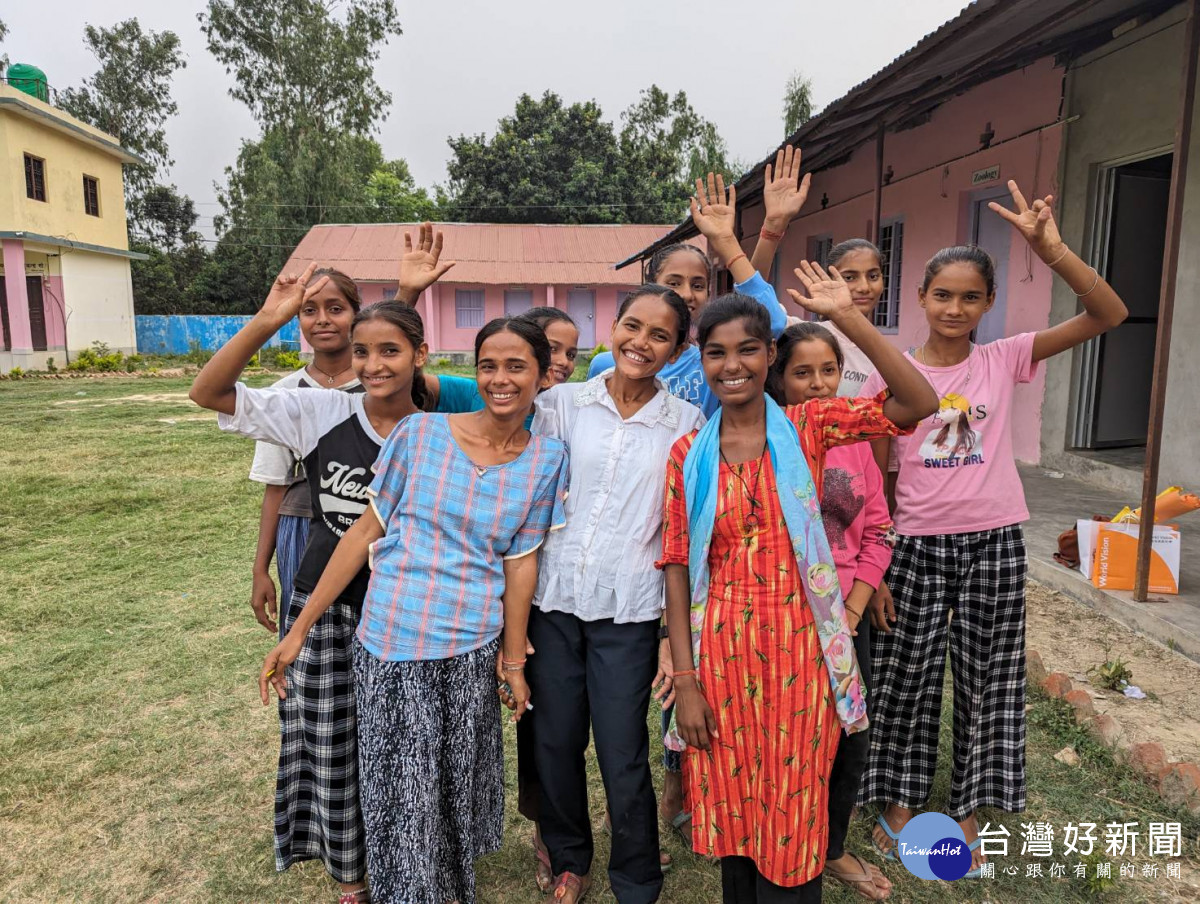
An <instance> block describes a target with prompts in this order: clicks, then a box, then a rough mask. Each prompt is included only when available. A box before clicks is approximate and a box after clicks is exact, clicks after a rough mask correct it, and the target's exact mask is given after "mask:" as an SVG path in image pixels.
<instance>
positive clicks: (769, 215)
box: [763, 144, 812, 229]
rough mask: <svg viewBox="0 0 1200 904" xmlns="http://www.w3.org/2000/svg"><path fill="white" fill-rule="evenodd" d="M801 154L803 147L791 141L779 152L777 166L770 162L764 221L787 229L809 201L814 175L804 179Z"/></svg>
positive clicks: (764, 188)
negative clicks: (801, 170) (798, 146)
mask: <svg viewBox="0 0 1200 904" xmlns="http://www.w3.org/2000/svg"><path fill="white" fill-rule="evenodd" d="M800 156H801V154H800V149H799V148H793V147H792V146H791V145H790V144H789V145H787V146H786V147H783V148H780V149H779V150H778V151H776V152H775V167H774V169H772V167H771V164H769V163H768V164H767V169H766V173H765V175H764V177H763V211H764V222H766V223H771V224H773V225H776V226H778V227H781V228H783V229H786V228H787V224H788V223H790V222H791V221H792V220H794V219H795V218H796V216H797V215H798V214H799V213H800V208H802V207H803V206H804V202H805V201H806V200H808V186H809V183H810V182H812V174H811V173H809V174H807V175H805V177H804V179H803V180H802V179H801V178H800Z"/></svg>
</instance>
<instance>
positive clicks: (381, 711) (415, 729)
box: [354, 640, 504, 904]
mask: <svg viewBox="0 0 1200 904" xmlns="http://www.w3.org/2000/svg"><path fill="white" fill-rule="evenodd" d="M499 646H500V641H499V640H493V641H492V642H491V643H489V644H487V645H486V646H484V647H481V648H480V649H478V650H474V651H472V652H470V653H464V654H462V655H461V656H455V657H452V658H450V659H437V660H430V661H424V662H385V661H383V660H380V659H377V658H376V657H375V656H374V655H373V654H371V653H369V652H368V651H367V650H365V649H363V647H362V645H361V644H359V643H358V642H357V641H356V642H355V644H354V675H355V691H356V693H357V696H358V743H359V767H360V774H359V784H360V788H361V794H362V809H363V818H364V820H365V822H366V826H367V870H368V872H369V873H370V877H371V900H372V902H373V904H446V902H448V901H457V902H459V904H475V900H476V898H475V866H474V862H475V859H476V858H478V857H482V856H483V855H484V854H489V853H492V852H493V851H497V850H499V849H500V842H501V838H502V835H503V833H504V758H503V757H504V754H503V745H502V737H501V723H500V704H499V702H498V701H497V698H496V652H497V650H498V649H499Z"/></svg>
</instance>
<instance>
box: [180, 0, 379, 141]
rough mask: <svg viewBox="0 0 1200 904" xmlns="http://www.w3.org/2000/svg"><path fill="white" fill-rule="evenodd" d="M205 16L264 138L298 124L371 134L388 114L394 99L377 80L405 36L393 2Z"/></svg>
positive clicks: (308, 2) (263, 0) (215, 8)
mask: <svg viewBox="0 0 1200 904" xmlns="http://www.w3.org/2000/svg"><path fill="white" fill-rule="evenodd" d="M338 7H344V10H345V14H344V17H343V19H342V20H341V21H339V20H338V19H337V18H335V17H334V15H333V13H334V10H335V9H337V8H338ZM197 18H198V19H199V20H200V30H201V31H203V32H204V36H205V37H206V38H207V39H208V49H209V51H210V52H211V53H212V55H213V56H214V57H215V58H216V59H217V61H218V62H219V63H221V64H223V65H224V66H225V71H226V72H227V73H229V74H230V75H232V76H233V77H234V83H233V87H231V88H230V89H229V94H230V96H232V97H233V98H234V99H235V100H240V101H241V102H242V103H244V104H245V105H246V106H247V107H248V108H249V109H250V112H251V113H252V114H254V118H255V119H257V120H258V122H259V125H260V126H261V127H262V129H263V132H264V133H265V132H267V131H269V130H271V129H276V128H280V127H284V126H289V125H294V124H297V123H299V124H302V125H304V126H307V127H310V128H315V129H318V130H321V131H326V130H327V131H343V130H349V131H352V132H366V131H369V130H370V129H371V128H373V127H374V126H375V125H376V123H377V122H378V121H379V120H381V119H383V118H384V117H385V116H386V111H387V107H388V106H389V105H390V104H391V102H392V96H391V95H390V94H389V93H388V92H386V91H384V90H383V89H382V88H381V87H379V84H378V83H377V82H376V81H375V73H374V63H375V60H376V59H378V58H379V53H380V49H381V45H383V44H385V43H386V42H387V40H388V38H389V37H391V36H393V35H399V34H400V33H401V31H400V23H399V21H398V20H397V18H396V5H395V3H394V2H393V0H345V2H336V0H209V2H208V7H207V9H206V10H205V11H204V12H201V13H199V14H198V15H197Z"/></svg>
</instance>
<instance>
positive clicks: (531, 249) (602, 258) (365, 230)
mask: <svg viewBox="0 0 1200 904" xmlns="http://www.w3.org/2000/svg"><path fill="white" fill-rule="evenodd" d="M418 225H419V224H417V223H380V224H358V225H332V224H331V225H320V226H314V227H313V228H312V229H310V230H309V232H308V234H307V235H306V236H305V237H304V238H303V239H301V241H300V244H299V245H297V246H296V250H295V251H293V252H292V256H291V258H289V260H288V262H287V265H286V267H285V270H287V271H291V272H299V271H301V270H303V269H304V268H305V267H307V266H308V265H309V263H311V262H312V261H317V263H319V264H320V265H322V266H327V267H336V268H337V269H339V270H342V271H343V272H345V273H346V274H348V275H349V276H350V277H351V278H353V279H355V280H359V281H363V282H394V281H395V279H396V267H397V261H398V260H399V259H400V255H401V254H403V253H404V234H405V233H410V234H411V235H412V237H413V239H414V240H415V239H416V237H417V227H418ZM435 228H436V229H438V230H440V231H441V232H442V234H443V235H444V236H445V246H444V250H443V252H442V257H443V259H449V260H453V261H456V262H457V263H456V265H455V267H454V269H453V270H451V271H450V272H449V273H448V274H447V275H446V280H447V281H448V282H456V283H480V284H484V285H523V284H531V285H564V284H565V285H620V286H628V285H637V284H638V283H640V282H641V281H642V280H641V271H640V268H639V267H638V265H637V264H633V265H631V266H628V267H625V268H624V269H623V270H614V269H613V264H615V263H616V262H617V261H621V260H624V259H625V258H627V257H629V256H630V255H631V254H634V253H635V252H637V251H638V250H639V249H641V248H644V247H646V246H647V245H649V244H651V243H653V242H655V241H657V240H658V239H659V238H661V237H662V236H663V235H665V234H666V233H667V232H669V231H670V230H671V228H672V226H671V225H665V226H525V225H519V224H497V223H442V224H437V225H436V227H435Z"/></svg>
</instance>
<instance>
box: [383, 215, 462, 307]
mask: <svg viewBox="0 0 1200 904" xmlns="http://www.w3.org/2000/svg"><path fill="white" fill-rule="evenodd" d="M441 257H442V234H441V233H440V232H439V233H437V235H436V236H435V235H434V231H433V226H432V225H431V224H430V223H428V222H426V223H422V224H421V229H420V232H419V234H418V236H417V246H416V248H414V247H413V241H412V235H410V234H409V233H405V234H404V255H403V256H402V257H401V258H400V279H399V286H398V287H397V289H396V297H397V298H398V299H400V300H401V301H404V302H407V303H408V304H416V303H417V299H418V298H420V297H421V293H422V292H424V291H425V290H426V289H428V288H429V287H430V286H432V285H433V284H434V283H435V282H437V281H438V280H439V279H441V278H442V276H444V275H445V273H446V271H447V270H449V269H450V268H451V267H453V266H454V264H455V261H443V260H442V259H441Z"/></svg>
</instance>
